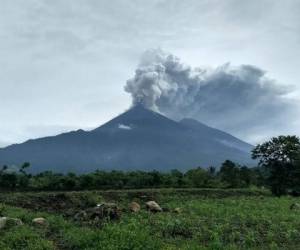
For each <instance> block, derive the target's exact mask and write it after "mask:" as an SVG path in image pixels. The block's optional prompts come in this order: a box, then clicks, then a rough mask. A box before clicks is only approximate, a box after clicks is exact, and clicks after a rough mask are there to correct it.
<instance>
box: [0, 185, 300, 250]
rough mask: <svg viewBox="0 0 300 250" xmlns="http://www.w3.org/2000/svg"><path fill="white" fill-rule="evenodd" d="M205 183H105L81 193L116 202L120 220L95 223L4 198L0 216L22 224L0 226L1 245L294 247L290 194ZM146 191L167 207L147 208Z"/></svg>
mask: <svg viewBox="0 0 300 250" xmlns="http://www.w3.org/2000/svg"><path fill="white" fill-rule="evenodd" d="M206 191H207V190H201V189H194V190H188V189H185V191H184V192H185V193H184V195H183V193H181V190H173V191H172V190H157V191H154V193H152V191H151V190H148V191H147V190H143V192H140V191H134V192H133V191H116V192H115V195H114V196H113V195H111V192H110V191H109V192H108V191H102V192H83V193H80V195H84V194H85V195H87V196H93V197H98V198H100V199H102V200H104V198H103V197H105V200H108V201H110V202H112V201H116V202H118V205H119V206H120V207H121V208H122V210H123V213H122V217H121V219H120V220H117V221H106V222H104V223H103V224H101V226H94V225H89V224H81V223H80V222H78V221H76V220H75V219H74V217H73V216H68V212H67V210H68V208H67V207H66V208H65V213H61V212H60V211H56V212H55V211H52V212H51V213H49V212H44V211H45V210H47V207H46V206H45V207H44V208H43V207H41V208H39V210H38V212H36V211H34V210H32V209H30V210H27V209H24V208H15V207H13V206H11V205H4V206H3V208H2V210H1V215H2V216H9V217H15V218H20V219H22V221H23V223H24V224H23V225H22V226H11V227H8V228H5V229H4V230H1V231H0V249H6V250H9V249H14V250H18V249H22V250H26V249H28V250H29V249H30V250H31V249H72V250H76V249H105V250H107V249H122V250H125V249H174V250H175V249H230V250H231V249H299V247H300V240H299V239H300V216H299V215H300V214H299V213H300V211H298V210H290V205H291V204H292V203H295V202H296V201H297V198H291V197H281V198H274V197H272V196H269V194H268V193H266V192H265V193H264V192H261V191H259V192H257V191H256V190H254V191H250V190H246V189H245V190H244V191H239V190H228V191H222V190H212V189H210V191H209V192H206ZM249 194H251V195H249ZM14 195H15V193H11V194H2V197H1V199H3V198H4V196H10V198H12V199H8V198H7V200H10V201H11V202H12V200H15V201H17V200H19V198H20V196H18V197H17V199H15V197H14ZM16 195H17V194H16ZM47 195H54V194H53V193H49V194H48V193H37V194H27V193H24V194H23V199H24V201H25V200H26V201H27V202H36V200H35V199H34V200H32V198H33V197H40V199H45V197H47ZM57 195H59V194H57ZM60 195H61V193H60ZM65 195H66V196H70V197H72V196H77V195H78V193H65ZM24 196H25V197H24ZM145 196H148V197H147V198H145ZM150 196H151V197H150ZM216 197H218V199H216ZM149 198H151V199H155V200H156V201H157V202H158V203H159V204H160V205H161V206H162V207H164V208H168V210H167V209H165V210H166V211H165V212H161V213H151V212H148V211H146V209H145V208H144V201H145V200H147V199H149ZM70 199H71V198H70ZM86 199H87V200H91V197H90V198H86ZM72 200H73V202H74V203H73V204H69V206H70V207H77V205H78V204H77V202H80V200H77V199H76V198H75V197H73V198H72ZM132 200H135V201H137V202H138V203H140V204H141V206H142V210H141V211H140V212H139V213H131V212H129V211H128V210H127V206H128V203H129V202H130V201H132ZM176 207H180V208H181V212H180V213H174V212H172V211H173V209H174V208H176ZM43 210H44V211H43ZM35 217H44V218H46V220H47V225H45V226H36V225H34V224H33V223H32V219H33V218H35Z"/></svg>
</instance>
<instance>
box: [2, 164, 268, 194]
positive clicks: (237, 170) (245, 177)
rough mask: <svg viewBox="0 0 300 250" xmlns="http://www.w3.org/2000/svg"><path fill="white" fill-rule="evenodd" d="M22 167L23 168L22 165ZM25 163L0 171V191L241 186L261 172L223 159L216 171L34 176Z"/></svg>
mask: <svg viewBox="0 0 300 250" xmlns="http://www.w3.org/2000/svg"><path fill="white" fill-rule="evenodd" d="M24 166H26V167H24ZM28 166H29V165H28V163H25V164H24V165H23V166H22V167H21V168H20V171H19V172H9V171H6V170H7V167H4V168H3V169H2V171H0V188H1V189H2V190H14V191H16V190H19V191H24V190H27V191H29V190H31V191H59V190H61V191H66V190H93V189H133V188H134V189H136V188H153V187H154V188H166V187H175V188H241V187H245V188H246V187H249V186H251V185H256V186H261V185H263V183H262V182H261V179H262V178H263V176H262V173H261V172H260V171H259V169H257V168H248V167H246V166H239V165H238V164H235V163H233V162H231V161H225V162H224V163H223V165H222V166H221V168H220V171H219V172H216V170H215V168H213V167H211V168H209V169H208V170H207V169H203V168H200V167H199V168H196V169H191V170H189V171H187V172H186V173H182V172H180V171H178V170H173V171H171V172H168V173H162V172H158V171H151V172H143V171H131V172H123V171H110V172H107V171H100V170H98V171H96V172H94V173H88V174H83V175H76V174H74V173H69V174H66V175H64V174H58V173H53V172H50V171H47V172H43V173H40V174H37V175H30V174H27V173H26V171H25V168H28Z"/></svg>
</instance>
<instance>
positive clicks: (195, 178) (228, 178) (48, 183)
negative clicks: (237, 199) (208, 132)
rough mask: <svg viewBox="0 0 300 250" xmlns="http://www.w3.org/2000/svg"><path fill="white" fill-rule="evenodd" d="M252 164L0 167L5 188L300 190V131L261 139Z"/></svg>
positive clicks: (281, 191) (253, 154)
mask: <svg viewBox="0 0 300 250" xmlns="http://www.w3.org/2000/svg"><path fill="white" fill-rule="evenodd" d="M252 158H253V159H257V160H258V166H257V167H254V168H249V167H247V166H241V165H239V164H237V163H234V162H232V161H230V160H226V161H225V162H224V163H223V164H222V165H221V166H220V167H219V168H215V167H209V168H208V169H205V168H201V167H198V168H194V169H191V170H189V171H187V172H184V173H183V172H181V171H179V170H176V169H174V170H172V171H170V172H166V173H164V172H158V171H151V172H145V171H128V172H124V171H115V170H113V171H101V170H97V171H95V172H93V173H87V174H81V175H77V174H75V173H68V174H59V173H53V172H51V171H46V172H42V173H39V174H36V175H32V174H29V173H28V168H29V167H30V164H29V163H24V164H23V165H22V166H21V167H20V168H19V170H18V171H10V169H9V168H8V167H7V166H3V167H2V169H0V189H1V190H2V191H3V190H4V191H7V190H19V191H24V190H27V191H66V190H92V189H138V188H170V187H172V188H247V187H250V186H257V187H269V188H270V189H271V190H272V192H273V194H275V195H283V194H286V193H288V192H296V193H297V192H299V191H300V189H299V188H300V142H299V138H297V137H296V136H279V137H275V138H272V139H271V140H270V141H268V142H265V143H263V144H259V145H257V146H256V147H255V148H254V149H253V151H252Z"/></svg>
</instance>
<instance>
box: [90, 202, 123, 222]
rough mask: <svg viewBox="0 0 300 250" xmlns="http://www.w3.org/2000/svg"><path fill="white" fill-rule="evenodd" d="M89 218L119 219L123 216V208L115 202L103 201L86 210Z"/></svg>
mask: <svg viewBox="0 0 300 250" xmlns="http://www.w3.org/2000/svg"><path fill="white" fill-rule="evenodd" d="M85 212H86V213H87V215H88V216H87V217H88V218H89V219H104V218H109V219H110V220H117V219H120V217H121V209H120V208H119V207H118V206H117V205H116V204H115V203H101V204H98V205H97V206H96V207H94V208H89V209H87V210H85Z"/></svg>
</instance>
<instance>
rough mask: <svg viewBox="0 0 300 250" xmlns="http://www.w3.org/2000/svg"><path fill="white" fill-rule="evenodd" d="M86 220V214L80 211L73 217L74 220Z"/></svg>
mask: <svg viewBox="0 0 300 250" xmlns="http://www.w3.org/2000/svg"><path fill="white" fill-rule="evenodd" d="M87 218H88V214H87V212H86V211H80V212H78V213H77V214H75V215H74V219H75V220H86V219H87Z"/></svg>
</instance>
